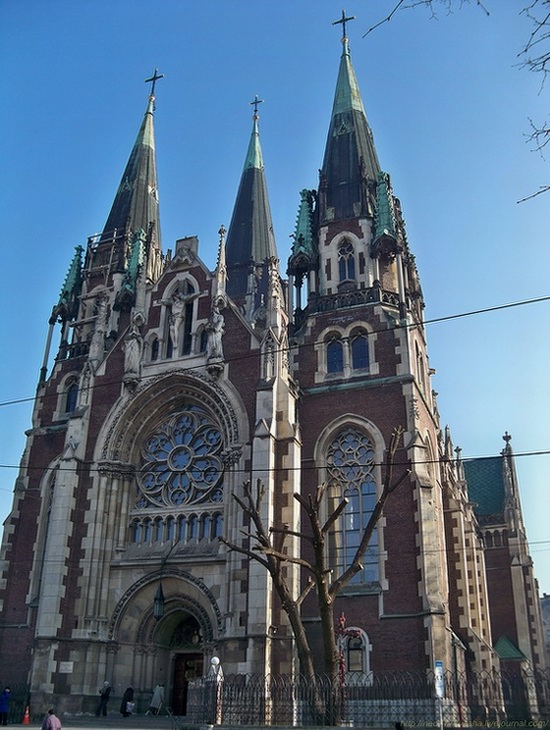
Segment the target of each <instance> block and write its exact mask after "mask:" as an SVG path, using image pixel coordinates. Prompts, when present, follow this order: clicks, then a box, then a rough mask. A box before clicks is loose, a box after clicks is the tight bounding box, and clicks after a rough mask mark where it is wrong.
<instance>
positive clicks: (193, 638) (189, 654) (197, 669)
mask: <svg viewBox="0 0 550 730" xmlns="http://www.w3.org/2000/svg"><path fill="white" fill-rule="evenodd" d="M202 643H203V636H202V633H201V628H200V625H199V622H198V621H197V619H196V618H195V617H194V616H192V615H191V614H184V615H183V616H182V617H181V620H180V621H179V623H178V624H177V625H176V626H175V627H174V630H173V633H172V637H171V640H170V649H171V653H172V678H171V679H172V682H171V684H172V687H171V701H172V712H173V713H174V715H186V714H187V688H188V686H189V682H190V681H191V680H193V679H196V678H197V677H202V674H203V664H204V662H203V651H202Z"/></svg>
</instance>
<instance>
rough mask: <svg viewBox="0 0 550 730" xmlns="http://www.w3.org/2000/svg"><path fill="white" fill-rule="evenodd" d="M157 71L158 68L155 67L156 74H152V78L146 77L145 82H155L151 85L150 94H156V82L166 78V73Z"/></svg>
mask: <svg viewBox="0 0 550 730" xmlns="http://www.w3.org/2000/svg"><path fill="white" fill-rule="evenodd" d="M157 71H158V68H156V69H155V72H154V74H153V75H152V76H151V78H150V79H145V83H146V84H148V83H150V82H153V85H152V86H151V93H150V96H154V95H155V84H156V82H157V81H158V80H159V79H163V78H164V74H159V73H157Z"/></svg>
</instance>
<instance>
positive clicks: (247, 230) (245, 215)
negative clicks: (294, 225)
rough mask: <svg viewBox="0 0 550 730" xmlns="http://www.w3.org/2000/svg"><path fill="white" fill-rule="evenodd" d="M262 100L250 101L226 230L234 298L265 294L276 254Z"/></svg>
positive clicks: (230, 291) (229, 286) (230, 290)
mask: <svg viewBox="0 0 550 730" xmlns="http://www.w3.org/2000/svg"><path fill="white" fill-rule="evenodd" d="M261 103H263V100H262V99H259V98H258V96H256V97H255V98H254V100H253V101H251V102H250V104H251V105H252V106H253V107H254V113H253V115H252V134H251V136H250V142H249V144H248V150H247V153H246V157H245V162H244V168H243V172H242V175H241V181H240V184H239V190H238V192H237V199H236V201H235V207H234V209H233V216H232V218H231V224H230V226H229V231H228V234H227V293H228V294H229V295H230V296H231V297H232V298H234V299H243V298H245V297H247V296H249V297H250V296H251V295H252V294H253V292H255V293H264V294H265V292H266V291H267V289H266V287H264V284H266V281H267V280H266V281H265V282H264V284H263V283H262V282H263V281H264V279H266V277H265V276H264V274H265V271H266V270H265V266H266V262H267V261H269V259H272V258H276V257H277V248H276V245H275V236H274V234H273V222H272V219H271V209H270V206H269V198H268V194H267V184H266V180H265V172H264V162H263V156H262V149H261V146H260V133H259V127H258V120H259V115H258V105H259V104H261ZM251 277H252V278H251ZM252 279H254V281H252ZM266 286H267V284H266ZM264 289H265V291H264Z"/></svg>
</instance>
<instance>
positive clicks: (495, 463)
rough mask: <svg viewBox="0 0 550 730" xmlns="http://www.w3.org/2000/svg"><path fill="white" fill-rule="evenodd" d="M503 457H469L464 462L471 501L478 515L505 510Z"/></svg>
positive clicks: (492, 513) (493, 513)
mask: <svg viewBox="0 0 550 730" xmlns="http://www.w3.org/2000/svg"><path fill="white" fill-rule="evenodd" d="M502 467H503V464H502V457H501V456H495V457H492V458H490V459H469V460H467V461H465V462H464V473H465V475H466V481H467V483H468V495H469V497H470V501H471V502H474V504H475V508H474V509H475V512H476V514H478V515H495V514H498V513H500V512H502V511H503V510H504V498H505V491H504V475H503V468H502Z"/></svg>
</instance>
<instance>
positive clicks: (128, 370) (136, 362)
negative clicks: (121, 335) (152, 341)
mask: <svg viewBox="0 0 550 730" xmlns="http://www.w3.org/2000/svg"><path fill="white" fill-rule="evenodd" d="M142 344H143V340H142V337H141V334H140V332H139V329H138V322H137V320H136V318H134V319H133V320H132V326H131V328H130V331H129V332H128V334H127V335H126V338H125V341H124V374H125V375H139V372H140V363H141V348H142Z"/></svg>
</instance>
